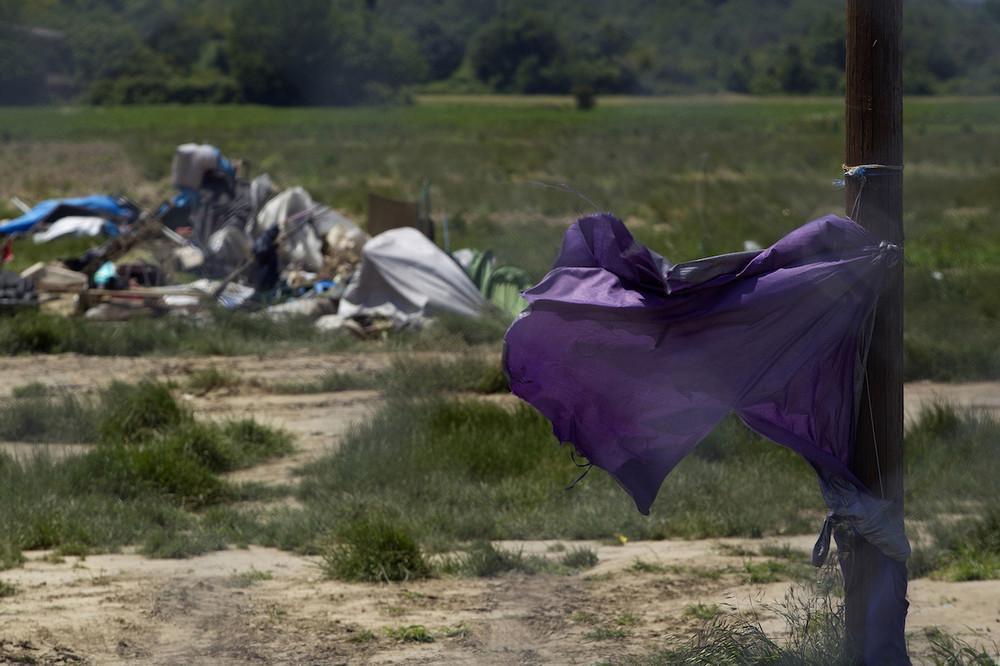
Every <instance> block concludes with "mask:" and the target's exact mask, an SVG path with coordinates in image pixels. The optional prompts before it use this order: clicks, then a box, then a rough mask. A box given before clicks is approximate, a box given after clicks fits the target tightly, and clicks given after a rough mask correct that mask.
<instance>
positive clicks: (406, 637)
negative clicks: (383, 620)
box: [385, 624, 434, 643]
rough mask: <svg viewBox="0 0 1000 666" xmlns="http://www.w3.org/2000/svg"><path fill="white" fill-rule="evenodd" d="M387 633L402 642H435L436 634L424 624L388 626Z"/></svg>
mask: <svg viewBox="0 0 1000 666" xmlns="http://www.w3.org/2000/svg"><path fill="white" fill-rule="evenodd" d="M385 635H386V636H388V637H389V638H391V639H393V640H396V641H400V642H402V643H433V642H434V636H432V635H431V633H430V632H429V631H427V627H425V626H424V625H422V624H412V625H410V626H408V627H386V628H385Z"/></svg>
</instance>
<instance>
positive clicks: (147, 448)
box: [77, 438, 231, 507]
mask: <svg viewBox="0 0 1000 666" xmlns="http://www.w3.org/2000/svg"><path fill="white" fill-rule="evenodd" d="M80 462H81V464H80V465H79V468H78V470H77V472H78V474H80V477H79V478H78V486H79V487H81V488H82V487H87V486H89V487H91V488H94V489H96V490H99V491H100V492H102V493H106V494H108V495H111V496H113V497H116V498H118V499H122V500H127V499H135V498H138V497H142V496H144V495H148V494H150V493H152V494H156V495H162V496H165V497H167V498H169V499H171V500H173V501H175V502H178V503H180V504H182V505H185V506H190V507H198V506H204V505H206V504H211V503H214V502H218V501H220V500H222V499H224V498H225V497H226V496H227V495H228V494H229V493H230V492H231V491H229V489H228V488H227V486H226V484H225V483H224V482H223V481H222V480H221V479H220V478H219V477H217V476H216V475H215V474H214V473H213V472H212V470H211V469H209V468H208V467H207V466H205V464H204V463H203V462H202V461H201V460H200V459H199V458H198V457H197V456H196V455H194V454H193V453H192V452H191V451H190V450H189V449H188V448H187V447H186V446H185V444H184V443H183V442H182V441H180V440H177V439H174V438H164V439H157V440H153V441H151V442H148V443H145V444H137V445H133V446H126V445H124V444H106V445H101V446H99V447H97V448H96V449H95V450H93V451H91V452H89V453H87V454H85V455H84V456H82V460H81V461H80Z"/></svg>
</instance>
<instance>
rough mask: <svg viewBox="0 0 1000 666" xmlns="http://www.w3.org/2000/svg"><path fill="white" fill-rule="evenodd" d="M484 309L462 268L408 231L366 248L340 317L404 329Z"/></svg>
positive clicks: (380, 237)
mask: <svg viewBox="0 0 1000 666" xmlns="http://www.w3.org/2000/svg"><path fill="white" fill-rule="evenodd" d="M485 305H486V301H485V300H484V299H483V296H482V295H481V294H480V293H479V290H478V289H476V285H474V284H473V283H472V280H470V279H469V276H468V275H466V274H465V271H464V270H462V267H461V266H459V265H458V264H457V263H456V262H455V261H454V260H452V258H451V257H449V256H448V255H447V254H445V253H444V252H443V251H442V250H440V249H439V248H438V246H437V245H435V244H434V243H433V242H432V241H431V240H430V239H428V238H427V237H426V236H424V235H423V234H422V233H420V232H419V231H417V230H416V229H414V228H412V227H403V228H400V229H392V230H390V231H386V232H385V233H381V234H379V235H378V236H375V237H374V238H372V239H371V240H369V241H368V242H367V243H366V244H365V246H364V249H363V250H362V251H361V267H360V268H359V270H358V274H357V275H356V276H355V278H354V280H353V281H352V282H351V284H350V285H349V286H348V288H347V291H346V292H344V297H343V298H342V299H341V301H340V308H339V309H338V311H337V314H338V315H339V316H340V317H342V318H346V317H353V316H357V315H370V316H375V315H378V316H383V317H389V318H391V319H393V320H394V321H395V322H396V323H397V324H398V325H405V324H409V323H413V322H415V321H419V320H420V319H421V318H422V317H424V316H434V315H436V314H441V313H445V312H453V313H456V314H460V315H465V316H468V317H477V316H479V315H480V314H482V310H483V308H484V307H485Z"/></svg>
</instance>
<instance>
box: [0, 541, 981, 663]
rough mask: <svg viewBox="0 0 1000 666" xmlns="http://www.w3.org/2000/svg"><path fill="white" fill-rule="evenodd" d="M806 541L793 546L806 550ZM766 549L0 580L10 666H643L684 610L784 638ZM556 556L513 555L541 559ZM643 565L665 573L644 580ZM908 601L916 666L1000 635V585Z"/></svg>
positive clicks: (244, 558) (54, 568)
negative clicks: (508, 571)
mask: <svg viewBox="0 0 1000 666" xmlns="http://www.w3.org/2000/svg"><path fill="white" fill-rule="evenodd" d="M810 540H811V539H810V538H808V537H794V538H791V539H786V540H782V542H781V543H786V542H790V543H791V544H792V545H793V547H795V548H797V549H798V548H805V547H807V546H808V545H809V542H810ZM762 543H764V542H761V541H759V540H758V541H749V540H741V539H724V540H703V541H659V542H640V543H629V544H628V545H626V546H624V547H619V546H609V545H602V544H596V543H591V544H589V545H590V546H592V547H594V548H595V550H596V552H597V553H598V557H599V558H600V562H599V564H598V565H597V567H595V568H594V569H593V570H591V571H588V572H585V573H584V574H578V575H574V576H553V575H541V576H523V575H512V576H504V577H500V578H496V579H471V580H470V579H450V578H445V579H437V580H429V581H420V582H415V583H409V584H400V585H375V584H372V585H363V584H345V583H339V582H335V581H329V580H325V579H323V578H322V576H321V574H320V571H319V569H318V567H317V566H316V562H315V561H314V560H312V559H310V558H302V557H296V556H294V555H291V554H288V553H284V552H281V551H276V550H272V549H266V548H250V549H247V550H233V551H226V552H219V553H212V554H209V555H205V556H202V557H198V558H194V559H190V560H180V561H178V560H147V559H145V558H142V557H140V556H137V555H130V554H122V555H100V556H91V557H88V558H86V559H85V560H83V561H79V560H77V559H76V558H72V557H71V558H67V561H66V562H64V563H61V564H52V563H48V562H44V561H42V557H43V556H44V553H29V558H30V561H29V562H28V563H27V564H26V565H25V566H24V567H22V568H20V569H17V570H13V571H7V572H4V573H3V574H2V578H3V579H4V580H5V581H7V582H10V583H13V584H15V585H17V586H18V588H19V589H20V593H19V594H18V595H16V596H15V597H13V598H10V599H7V600H5V603H4V604H3V605H2V606H0V636H2V639H3V641H4V642H3V643H2V645H0V663H3V660H4V658H5V657H6V658H8V659H11V660H13V658H14V657H16V656H32V657H34V658H35V659H36V660H38V661H39V662H40V663H69V662H59V661H58V659H60V658H64V657H65V654H72V655H76V656H77V657H79V658H81V659H83V660H85V661H86V662H89V663H94V664H122V663H136V662H141V663H149V664H254V663H267V664H301V663H315V664H339V663H408V664H410V663H428V664H429V663H434V664H469V663H476V664H589V663H594V662H595V661H600V660H614V659H615V658H619V657H621V656H622V655H624V654H637V655H638V654H643V653H645V652H647V651H649V650H652V649H655V648H657V647H660V646H663V645H665V644H666V641H667V640H668V638H667V637H670V636H677V635H683V634H687V633H690V632H691V631H693V630H694V629H696V628H697V626H698V624H699V620H697V619H693V618H691V617H689V616H687V614H686V611H687V609H688V608H689V607H690V606H691V605H692V604H698V603H701V604H717V605H718V606H719V608H720V610H721V611H722V612H726V613H732V612H736V611H738V610H739V611H743V612H746V611H748V610H749V609H751V608H752V609H754V610H755V611H756V612H757V613H758V616H759V618H760V621H761V624H762V625H763V626H764V628H765V629H767V630H768V631H771V632H775V633H780V631H781V629H782V627H783V624H782V622H781V621H780V620H779V619H777V618H776V617H775V615H774V613H773V612H771V611H770V610H769V609H768V605H769V604H771V603H774V602H776V601H780V600H781V599H783V597H784V595H785V594H786V593H787V591H788V589H789V587H790V586H791V583H789V582H777V583H770V584H767V585H750V584H748V583H747V582H746V581H745V576H744V575H743V574H742V573H740V572H741V571H742V567H743V564H744V562H745V561H746V559H747V558H746V557H745V556H743V555H733V554H731V553H733V552H734V549H756V548H759V547H760V546H761V544H762ZM775 543H776V542H775ZM551 544H552V542H546V543H539V542H532V543H528V544H505V545H506V546H507V547H508V548H514V547H519V546H520V547H524V548H525V550H528V551H535V552H540V553H544V552H546V551H547V550H548V547H549V546H551ZM720 544H725V546H728V547H729V548H728V549H726V550H723V546H720ZM727 553H728V554H727ZM637 559H642V560H643V561H645V562H649V563H652V564H655V565H658V566H660V567H662V568H663V569H664V570H663V571H654V572H639V571H635V570H634V568H633V564H634V562H635V561H636V560H637ZM760 559H761V558H754V560H755V561H760ZM717 571H722V572H724V573H722V574H721V575H718V574H715V573H712V572H717ZM910 597H911V603H912V607H911V612H910V621H909V624H908V631H909V632H910V633H911V634H912V635H913V636H914V637H915V640H913V641H912V643H913V644H914V645H915V646H916V647H917V654H916V657H917V661H918V663H919V662H920V652H921V647H920V646H921V640H920V636H921V635H922V631H923V629H924V628H925V627H932V626H941V627H946V628H947V629H948V630H949V631H952V632H954V633H956V634H958V635H960V636H962V637H964V638H966V639H969V640H973V641H980V640H986V641H987V642H989V641H990V640H991V637H992V635H993V634H992V633H991V632H995V627H996V626H997V623H998V622H1000V581H986V582H973V583H942V582H936V581H929V580H919V581H915V582H913V584H912V586H911V594H910ZM410 625H423V626H424V627H426V628H427V630H428V631H430V632H431V634H432V635H433V636H434V639H435V640H434V641H433V642H431V643H410V642H402V641H399V640H396V639H393V638H391V637H389V636H387V635H386V630H387V628H398V627H404V626H410ZM602 629H604V630H606V631H605V633H604V634H603V635H602V634H600V633H599V632H600V630H602ZM607 630H611V631H610V632H608V631H607ZM366 632H370V633H366ZM18 646H20V647H18ZM60 655H63V656H62V657H60Z"/></svg>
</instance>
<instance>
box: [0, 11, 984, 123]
mask: <svg viewBox="0 0 1000 666" xmlns="http://www.w3.org/2000/svg"><path fill="white" fill-rule="evenodd" d="M844 55H845V54H844V17H843V6H842V3H837V2H823V1H820V0H677V1H675V2H669V3H666V2H656V1H655V0H547V1H544V0H381V1H380V0H295V1H294V2H291V1H289V0H0V104H34V103H46V102H60V101H83V102H89V103H95V104H131V103H258V104H272V105H346V104H369V103H384V102H392V101H395V100H399V99H403V98H405V96H406V95H408V94H409V93H411V92H413V91H430V92H457V93H522V94H534V93H546V94H565V93H576V94H578V95H582V96H587V95H594V94H639V95H642V94H687V93H718V92H734V93H747V94H838V93H841V92H842V91H843V71H844ZM904 85H905V89H906V90H905V91H906V92H907V93H909V94H971V95H976V94H1000V0H910V1H909V2H908V3H907V7H906V14H905V26H904Z"/></svg>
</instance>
